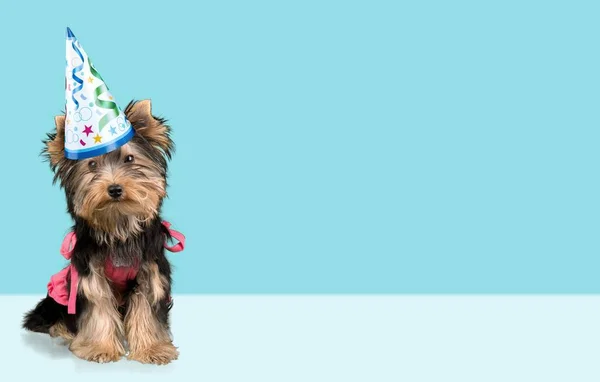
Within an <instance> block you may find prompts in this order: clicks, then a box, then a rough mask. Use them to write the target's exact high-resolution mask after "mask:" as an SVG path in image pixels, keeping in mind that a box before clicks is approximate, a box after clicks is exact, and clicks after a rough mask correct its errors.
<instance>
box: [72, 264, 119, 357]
mask: <svg viewBox="0 0 600 382" xmlns="http://www.w3.org/2000/svg"><path fill="white" fill-rule="evenodd" d="M78 289H79V295H80V296H81V297H83V300H84V301H85V303H84V306H82V308H83V311H82V313H81V315H80V316H79V318H78V321H77V326H78V332H77V335H76V336H75V338H74V339H73V342H71V344H70V346H69V349H70V350H71V351H72V352H73V354H75V355H76V356H78V357H79V358H82V359H85V360H88V361H94V362H102V363H103V362H112V361H118V360H119V359H120V358H121V357H122V356H123V355H125V348H124V346H123V343H122V339H123V322H122V320H121V316H120V315H119V312H118V310H117V303H116V299H115V296H114V294H113V292H112V290H111V288H110V285H109V284H108V281H107V279H106V277H105V276H104V271H103V269H102V268H101V267H92V269H91V272H89V274H88V275H86V276H83V277H81V279H80V280H79V287H78Z"/></svg>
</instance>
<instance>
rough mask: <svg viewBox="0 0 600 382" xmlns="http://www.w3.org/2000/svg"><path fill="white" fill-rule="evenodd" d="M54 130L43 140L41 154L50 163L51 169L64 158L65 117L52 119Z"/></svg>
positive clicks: (60, 116) (58, 116) (59, 116)
mask: <svg viewBox="0 0 600 382" xmlns="http://www.w3.org/2000/svg"><path fill="white" fill-rule="evenodd" d="M54 124H55V125H56V127H55V130H54V131H53V132H51V133H49V134H48V137H47V138H46V140H44V148H43V149H42V153H43V154H45V156H46V158H48V161H49V162H50V166H51V167H52V169H55V168H56V166H58V164H59V163H60V161H61V160H63V159H64V158H65V116H64V115H57V116H56V117H54Z"/></svg>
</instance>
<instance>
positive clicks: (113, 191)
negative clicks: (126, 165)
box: [108, 184, 123, 199]
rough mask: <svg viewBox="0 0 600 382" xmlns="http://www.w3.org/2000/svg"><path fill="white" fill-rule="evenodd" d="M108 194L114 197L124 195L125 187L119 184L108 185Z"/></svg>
mask: <svg viewBox="0 0 600 382" xmlns="http://www.w3.org/2000/svg"><path fill="white" fill-rule="evenodd" d="M108 195H110V197H111V198H113V199H118V198H120V197H121V195H123V187H121V186H120V185H118V184H111V185H110V186H108Z"/></svg>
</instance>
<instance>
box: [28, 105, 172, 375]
mask: <svg viewBox="0 0 600 382" xmlns="http://www.w3.org/2000/svg"><path fill="white" fill-rule="evenodd" d="M124 113H125V116H126V117H127V119H128V120H129V121H130V123H131V125H132V127H133V129H134V131H135V133H134V136H133V138H132V139H131V140H130V141H129V142H127V143H126V144H125V145H123V146H121V147H119V148H117V149H115V150H114V151H111V152H108V153H106V154H103V155H100V156H97V157H92V158H86V159H79V160H71V159H67V158H65V155H64V149H65V143H64V142H65V119H66V118H67V116H65V115H59V116H57V117H55V129H54V130H52V131H51V132H50V133H48V134H47V137H46V138H45V139H44V140H43V143H44V145H43V149H42V154H43V156H44V158H45V160H47V162H49V164H50V168H51V170H52V172H53V174H54V177H53V184H56V183H57V182H58V183H60V188H61V189H63V190H64V192H65V195H66V202H67V211H68V213H69V214H70V216H71V217H72V219H73V221H74V225H73V228H72V229H73V230H72V235H71V236H70V241H68V242H67V243H66V244H69V243H71V244H73V243H74V245H73V246H72V248H70V249H69V248H67V250H66V252H68V253H69V256H68V258H69V259H70V265H69V266H68V267H66V268H65V269H64V270H63V272H62V273H61V275H62V276H63V277H62V278H61V277H59V276H60V275H57V276H56V277H57V278H56V279H54V280H53V281H51V282H50V283H49V284H48V286H49V292H48V294H47V295H46V297H45V298H43V299H42V300H41V301H39V303H38V304H37V305H36V306H35V307H34V308H33V309H31V310H30V311H28V312H27V313H25V315H24V318H23V323H22V327H23V328H24V329H26V330H29V331H33V332H39V333H47V334H49V335H50V336H51V337H60V338H62V339H63V340H64V341H65V343H66V345H68V347H69V350H70V351H71V352H72V353H73V354H74V355H75V356H77V357H79V358H81V359H84V360H87V361H93V362H99V363H105V362H114V361H118V360H120V359H121V358H122V357H124V356H126V357H127V359H129V360H133V361H139V362H141V363H149V364H161V365H164V364H167V363H170V362H171V361H174V360H176V359H177V358H178V355H179V350H178V348H177V347H176V346H175V345H174V343H173V338H172V335H171V329H170V322H169V316H170V311H171V308H172V306H173V301H172V300H171V282H172V279H171V277H172V276H171V266H170V263H169V261H168V259H167V257H166V255H165V248H168V246H167V245H166V243H167V242H169V241H170V240H174V239H173V233H174V232H177V231H173V230H171V229H170V228H169V224H167V223H165V222H164V221H163V220H162V218H161V207H162V204H163V200H164V198H165V197H166V195H167V191H166V190H167V167H168V162H169V161H170V160H171V157H172V155H173V153H174V147H175V146H174V142H173V140H172V138H171V127H170V126H169V125H168V124H167V121H166V120H165V119H163V118H160V117H157V116H154V115H153V114H152V105H151V101H150V100H142V101H136V100H133V101H131V102H130V103H129V104H128V105H127V107H126V108H125V109H124ZM63 255H64V253H63ZM74 279H76V280H75V281H74ZM61 283H62V284H61ZM63 284H65V285H63ZM60 287H62V289H61V291H62V293H66V294H67V296H65V298H68V299H69V301H71V302H72V303H73V306H72V307H71V306H70V305H69V306H65V305H64V304H61V303H59V302H57V297H56V296H57V295H58V294H60V292H61V291H58V289H60ZM75 307H76V309H75ZM70 309H73V310H75V313H73V312H70V311H69V310H70Z"/></svg>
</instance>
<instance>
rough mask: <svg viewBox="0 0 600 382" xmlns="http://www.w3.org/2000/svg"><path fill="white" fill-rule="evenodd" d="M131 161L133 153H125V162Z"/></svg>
mask: <svg viewBox="0 0 600 382" xmlns="http://www.w3.org/2000/svg"><path fill="white" fill-rule="evenodd" d="M131 162H133V155H127V156H126V157H125V163H131Z"/></svg>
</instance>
